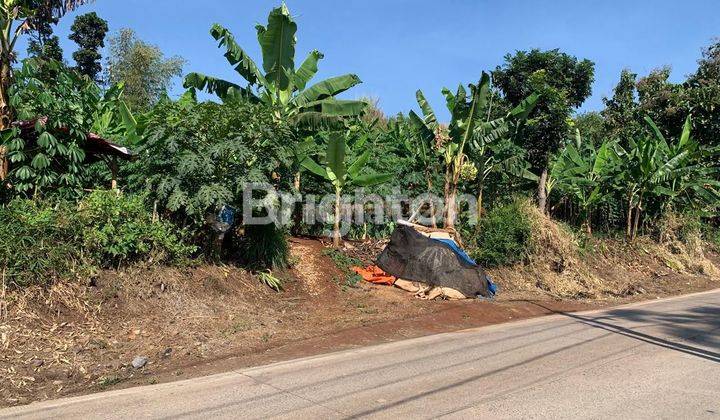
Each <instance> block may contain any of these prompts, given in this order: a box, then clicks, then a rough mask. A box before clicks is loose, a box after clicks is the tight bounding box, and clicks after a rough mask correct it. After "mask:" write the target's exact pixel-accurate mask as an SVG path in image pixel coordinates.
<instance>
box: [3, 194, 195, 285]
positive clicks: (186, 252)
mask: <svg viewBox="0 0 720 420" xmlns="http://www.w3.org/2000/svg"><path fill="white" fill-rule="evenodd" d="M145 206H146V204H145V200H144V199H143V197H140V196H127V197H126V196H118V195H116V194H115V193H114V192H111V191H105V192H96V193H93V194H90V195H89V196H87V197H86V198H83V199H82V200H80V201H79V202H77V203H75V202H69V201H39V200H26V199H16V200H13V201H11V202H10V203H8V204H7V205H6V206H3V207H0V264H2V266H3V267H4V275H5V281H6V283H7V284H9V285H10V286H26V285H30V284H48V283H50V282H52V281H54V280H58V279H73V278H78V279H82V278H85V277H86V276H87V275H89V274H90V273H91V272H92V271H93V269H94V268H96V267H117V266H118V265H119V264H122V263H127V262H132V261H140V260H148V259H152V260H153V261H155V262H167V261H178V260H182V259H184V258H186V257H188V256H190V255H191V254H192V253H193V252H194V250H195V248H194V247H192V246H189V245H185V244H183V241H182V233H181V232H178V230H177V228H176V227H175V226H174V225H172V224H170V223H168V222H165V221H153V220H152V217H151V214H150V212H148V211H147V208H146V207H145Z"/></svg>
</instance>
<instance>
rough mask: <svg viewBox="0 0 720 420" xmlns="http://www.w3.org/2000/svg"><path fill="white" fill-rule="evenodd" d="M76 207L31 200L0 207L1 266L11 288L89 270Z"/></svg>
mask: <svg viewBox="0 0 720 420" xmlns="http://www.w3.org/2000/svg"><path fill="white" fill-rule="evenodd" d="M73 212H74V209H73V208H72V207H71V206H68V205H65V204H60V205H57V206H55V207H51V206H49V205H47V204H46V203H41V202H35V201H31V200H13V201H11V202H10V203H9V204H8V205H7V206H5V207H0V267H1V268H2V271H3V273H2V274H3V275H4V280H5V282H6V284H8V285H9V286H10V287H23V286H27V285H30V284H48V283H51V282H52V281H54V280H57V279H60V278H77V277H82V276H85V275H87V274H88V273H89V270H90V266H89V265H88V264H87V262H86V260H85V258H84V256H83V253H82V249H81V248H80V247H78V246H77V245H78V244H79V243H80V242H81V240H82V238H81V231H80V230H79V229H78V226H76V224H75V222H74V220H72V214H73Z"/></svg>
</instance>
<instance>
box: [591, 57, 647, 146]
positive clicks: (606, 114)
mask: <svg viewBox="0 0 720 420" xmlns="http://www.w3.org/2000/svg"><path fill="white" fill-rule="evenodd" d="M636 84H637V74H635V73H632V72H631V71H630V70H628V69H623V70H622V72H620V81H619V82H618V84H617V86H615V89H614V90H613V96H612V98H609V99H608V98H603V102H604V103H605V109H603V110H602V112H601V115H602V116H603V118H604V119H605V129H606V130H607V133H608V135H609V136H611V137H612V138H617V139H619V140H620V143H621V144H623V145H627V143H628V140H629V139H630V138H632V137H635V136H636V135H637V134H638V132H639V131H640V130H641V126H640V124H639V119H640V118H639V110H638V103H637V100H636V90H635V85H636ZM583 134H584V133H583Z"/></svg>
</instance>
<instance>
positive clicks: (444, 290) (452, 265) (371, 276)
mask: <svg viewBox="0 0 720 420" xmlns="http://www.w3.org/2000/svg"><path fill="white" fill-rule="evenodd" d="M353 270H354V271H355V272H356V273H357V274H359V275H360V276H361V277H363V279H365V280H366V281H369V282H372V283H376V284H386V285H394V286H396V287H399V288H401V289H404V290H407V291H409V292H412V293H415V295H416V296H418V297H420V298H423V299H437V298H442V299H465V298H492V297H493V296H494V295H495V294H496V293H497V286H496V285H495V284H494V283H493V282H492V280H491V279H490V276H489V275H488V274H487V273H486V272H485V270H483V269H482V267H480V266H479V265H478V264H477V263H476V262H475V261H473V260H472V258H470V257H469V256H468V255H467V254H466V253H465V251H463V250H462V249H461V248H460V247H459V246H458V244H457V242H456V241H455V240H453V239H452V232H451V231H448V230H445V229H436V228H428V227H425V226H421V225H416V224H413V223H409V222H405V221H402V220H401V221H398V226H397V227H396V228H395V231H394V232H393V234H392V236H391V237H390V242H389V243H388V244H387V245H386V246H385V248H384V249H383V250H382V252H381V253H380V255H379V256H378V257H377V260H376V265H370V266H367V267H364V268H362V267H353Z"/></svg>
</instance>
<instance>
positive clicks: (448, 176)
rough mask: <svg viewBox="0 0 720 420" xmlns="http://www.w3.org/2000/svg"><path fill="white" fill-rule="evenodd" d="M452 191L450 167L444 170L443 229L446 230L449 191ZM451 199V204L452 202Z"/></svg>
mask: <svg viewBox="0 0 720 420" xmlns="http://www.w3.org/2000/svg"><path fill="white" fill-rule="evenodd" d="M451 189H452V176H451V174H450V166H448V167H447V168H446V169H445V185H444V186H443V195H444V198H445V208H444V209H443V227H445V228H447V227H448V223H450V222H449V221H448V213H449V212H450V190H451ZM454 201H455V200H454V198H453V202H454Z"/></svg>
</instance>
